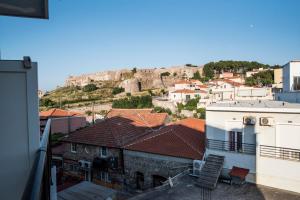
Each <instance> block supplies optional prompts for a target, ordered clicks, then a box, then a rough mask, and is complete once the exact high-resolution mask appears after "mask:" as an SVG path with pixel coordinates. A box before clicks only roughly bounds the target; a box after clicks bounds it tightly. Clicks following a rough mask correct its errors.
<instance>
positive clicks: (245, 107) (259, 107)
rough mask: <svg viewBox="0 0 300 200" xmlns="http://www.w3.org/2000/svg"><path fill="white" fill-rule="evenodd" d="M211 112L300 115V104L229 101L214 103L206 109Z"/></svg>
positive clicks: (270, 101) (265, 101) (266, 101)
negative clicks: (256, 112)
mask: <svg viewBox="0 0 300 200" xmlns="http://www.w3.org/2000/svg"><path fill="white" fill-rule="evenodd" d="M206 109H207V110H209V111H213V110H215V111H218V110H219V111H249V112H252V111H253V112H255V111H260V112H274V113H275V112H282V113H285V112H287V113H299V112H300V104H296V103H288V102H284V101H272V100H251V101H228V102H218V103H213V104H211V105H209V106H207V108H206Z"/></svg>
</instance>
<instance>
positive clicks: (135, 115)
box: [64, 109, 168, 148]
mask: <svg viewBox="0 0 300 200" xmlns="http://www.w3.org/2000/svg"><path fill="white" fill-rule="evenodd" d="M167 117H168V114H167V113H150V112H148V111H147V112H145V110H144V109H141V110H139V109H132V110H131V111H129V110H127V111H126V109H124V110H123V112H121V111H120V109H117V110H114V111H113V112H111V113H109V114H108V118H107V119H105V120H104V121H101V122H99V123H96V124H94V125H93V126H90V127H87V128H83V129H80V130H77V131H75V132H73V133H71V134H70V135H69V136H67V137H66V138H64V141H65V142H74V143H81V144H90V145H96V146H107V147H115V148H119V147H122V146H123V145H125V144H127V143H128V142H131V141H132V140H135V139H136V138H137V137H141V136H143V135H144V134H145V132H146V131H147V130H148V131H150V130H152V129H156V128H159V127H160V126H162V125H164V124H165V123H166V120H167Z"/></svg>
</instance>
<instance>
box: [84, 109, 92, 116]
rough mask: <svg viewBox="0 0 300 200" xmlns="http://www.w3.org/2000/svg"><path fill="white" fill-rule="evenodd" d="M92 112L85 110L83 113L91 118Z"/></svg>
mask: <svg viewBox="0 0 300 200" xmlns="http://www.w3.org/2000/svg"><path fill="white" fill-rule="evenodd" d="M92 113H93V112H92V111H90V110H87V111H85V114H87V115H88V116H91V115H92Z"/></svg>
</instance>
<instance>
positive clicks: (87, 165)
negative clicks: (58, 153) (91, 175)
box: [78, 160, 91, 169]
mask: <svg viewBox="0 0 300 200" xmlns="http://www.w3.org/2000/svg"><path fill="white" fill-rule="evenodd" d="M78 163H79V166H80V167H81V168H84V169H89V168H91V162H89V161H85V160H79V161H78Z"/></svg>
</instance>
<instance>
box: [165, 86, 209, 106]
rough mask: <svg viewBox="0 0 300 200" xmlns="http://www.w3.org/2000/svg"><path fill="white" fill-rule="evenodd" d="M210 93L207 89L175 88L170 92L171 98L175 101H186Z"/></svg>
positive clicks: (203, 96)
mask: <svg viewBox="0 0 300 200" xmlns="http://www.w3.org/2000/svg"><path fill="white" fill-rule="evenodd" d="M207 95H208V93H207V92H206V91H203V90H189V89H181V90H175V91H173V92H170V93H169V100H170V101H172V102H173V103H185V102H187V101H189V100H191V99H195V98H200V99H202V98H205V97H206V96H207Z"/></svg>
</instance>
